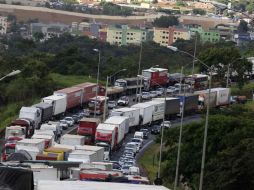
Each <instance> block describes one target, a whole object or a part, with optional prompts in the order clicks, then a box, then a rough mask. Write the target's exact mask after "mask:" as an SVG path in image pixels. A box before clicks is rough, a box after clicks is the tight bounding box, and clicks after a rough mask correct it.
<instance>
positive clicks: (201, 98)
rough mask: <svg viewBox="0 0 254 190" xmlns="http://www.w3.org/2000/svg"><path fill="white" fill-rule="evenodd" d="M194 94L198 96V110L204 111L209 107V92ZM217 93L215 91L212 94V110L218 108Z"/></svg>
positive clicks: (202, 91)
mask: <svg viewBox="0 0 254 190" xmlns="http://www.w3.org/2000/svg"><path fill="white" fill-rule="evenodd" d="M194 94H198V109H199V110H203V109H204V108H206V107H207V104H208V99H209V90H201V91H195V92H194ZM216 99H217V93H216V92H215V91H214V92H212V91H211V93H210V101H209V102H210V108H214V107H216Z"/></svg>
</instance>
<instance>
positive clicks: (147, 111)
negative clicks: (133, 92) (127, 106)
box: [131, 102, 153, 125]
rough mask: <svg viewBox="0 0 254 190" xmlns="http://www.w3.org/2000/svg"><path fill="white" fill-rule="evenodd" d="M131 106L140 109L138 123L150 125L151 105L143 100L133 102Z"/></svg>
mask: <svg viewBox="0 0 254 190" xmlns="http://www.w3.org/2000/svg"><path fill="white" fill-rule="evenodd" d="M131 107H132V108H139V110H140V115H139V116H140V117H139V118H140V120H139V124H140V125H150V124H151V122H152V119H153V105H151V104H149V103H146V102H143V103H138V104H134V105H133V106H131Z"/></svg>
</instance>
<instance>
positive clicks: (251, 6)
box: [246, 3, 254, 14]
mask: <svg viewBox="0 0 254 190" xmlns="http://www.w3.org/2000/svg"><path fill="white" fill-rule="evenodd" d="M246 10H247V11H248V13H249V14H252V13H253V11H254V3H249V5H247V7H246Z"/></svg>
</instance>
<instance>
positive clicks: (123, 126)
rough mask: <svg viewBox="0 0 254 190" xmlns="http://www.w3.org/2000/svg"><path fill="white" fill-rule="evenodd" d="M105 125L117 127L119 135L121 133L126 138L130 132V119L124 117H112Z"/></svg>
mask: <svg viewBox="0 0 254 190" xmlns="http://www.w3.org/2000/svg"><path fill="white" fill-rule="evenodd" d="M104 123H108V124H112V125H116V126H117V128H118V133H119V131H121V134H122V135H123V137H120V138H124V136H125V135H126V134H127V133H128V132H129V118H128V117H123V116H111V117H109V118H108V119H107V120H106V121H105V122H104Z"/></svg>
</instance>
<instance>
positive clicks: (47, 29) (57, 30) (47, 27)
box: [30, 23, 70, 40]
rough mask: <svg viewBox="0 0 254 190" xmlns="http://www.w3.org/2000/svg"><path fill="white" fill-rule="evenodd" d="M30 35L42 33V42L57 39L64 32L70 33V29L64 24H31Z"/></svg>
mask: <svg viewBox="0 0 254 190" xmlns="http://www.w3.org/2000/svg"><path fill="white" fill-rule="evenodd" d="M30 28H31V34H32V35H33V34H35V33H38V32H39V33H43V35H44V40H47V39H49V38H52V37H59V36H60V35H62V34H63V33H65V32H70V27H69V26H68V25H65V24H43V23H32V24H31V25H30Z"/></svg>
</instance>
